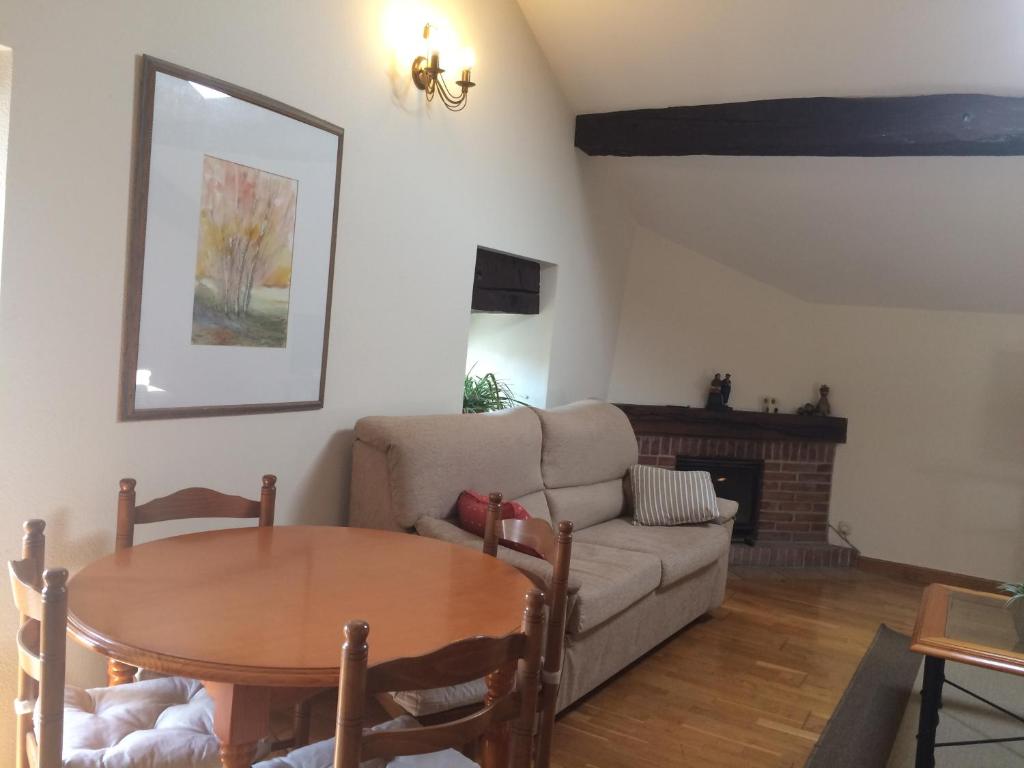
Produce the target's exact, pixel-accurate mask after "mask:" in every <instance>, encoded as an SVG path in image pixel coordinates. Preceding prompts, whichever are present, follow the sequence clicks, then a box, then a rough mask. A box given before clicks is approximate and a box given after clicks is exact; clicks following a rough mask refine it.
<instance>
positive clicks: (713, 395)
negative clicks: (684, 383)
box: [704, 373, 732, 411]
mask: <svg viewBox="0 0 1024 768" xmlns="http://www.w3.org/2000/svg"><path fill="white" fill-rule="evenodd" d="M731 376H732V374H729V373H727V374H725V379H724V380H723V379H722V374H720V373H716V374H715V378H713V379H712V380H711V386H710V387H708V400H707V402H706V403H705V404H704V407H705V408H707V409H708V410H709V411H731V410H732V408H730V407H729V406H728V405H726V403H727V401H728V400H729V393H730V392H732V379H731Z"/></svg>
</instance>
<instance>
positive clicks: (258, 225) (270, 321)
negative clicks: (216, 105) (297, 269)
mask: <svg viewBox="0 0 1024 768" xmlns="http://www.w3.org/2000/svg"><path fill="white" fill-rule="evenodd" d="M298 186H299V185H298V182H297V181H296V180H295V179H289V178H287V177H285V176H278V175H276V174H273V173H268V172H267V171H262V170H260V169H258V168H250V167H249V166H246V165H240V164H238V163H233V162H230V161H228V160H223V159H221V158H219V157H212V156H210V155H205V156H204V157H203V178H202V190H201V194H200V207H199V244H198V248H197V253H196V275H195V277H196V282H195V300H194V303H193V305H192V343H193V344H198V345H209V346H222V347H276V348H284V347H285V346H287V342H288V306H289V299H290V294H291V283H292V255H293V253H292V251H293V245H294V240H295V206H296V203H297V200H298Z"/></svg>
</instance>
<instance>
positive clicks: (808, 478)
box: [799, 472, 832, 485]
mask: <svg viewBox="0 0 1024 768" xmlns="http://www.w3.org/2000/svg"><path fill="white" fill-rule="evenodd" d="M799 477H800V482H801V483H821V484H822V485H828V484H830V483H831V482H832V475H828V474H825V473H824V472H801V473H800V476H799Z"/></svg>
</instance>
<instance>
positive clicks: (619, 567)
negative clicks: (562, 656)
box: [566, 526, 661, 634]
mask: <svg viewBox="0 0 1024 768" xmlns="http://www.w3.org/2000/svg"><path fill="white" fill-rule="evenodd" d="M630 527H631V528H632V526H630ZM569 570H570V577H571V579H573V580H575V581H578V582H579V584H580V589H579V593H578V594H577V595H576V601H575V604H574V605H572V606H571V608H570V611H569V618H568V621H567V623H566V631H567V632H570V633H571V634H582V633H584V632H589V631H590V630H592V629H593V628H594V627H596V626H598V625H599V624H601V623H603V622H605V621H607V620H608V619H610V618H612V617H613V616H615V615H617V614H619V613H621V612H622V611H624V610H626V609H627V608H629V607H630V606H631V605H633V603H635V602H637V601H638V600H640V598H642V597H643V596H644V595H648V594H650V593H651V592H653V591H654V590H655V589H657V588H658V584H659V583H660V582H661V561H660V560H659V559H658V558H657V557H656V556H654V555H650V554H645V553H643V552H633V551H630V550H626V549H618V548H613V547H603V546H597V545H594V544H592V543H588V542H580V540H579V538H574V540H573V545H572V564H571V566H570V569H569Z"/></svg>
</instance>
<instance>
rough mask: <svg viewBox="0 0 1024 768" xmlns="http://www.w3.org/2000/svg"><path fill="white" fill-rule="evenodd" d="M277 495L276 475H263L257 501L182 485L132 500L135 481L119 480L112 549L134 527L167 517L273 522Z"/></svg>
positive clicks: (125, 541)
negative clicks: (166, 493)
mask: <svg viewBox="0 0 1024 768" xmlns="http://www.w3.org/2000/svg"><path fill="white" fill-rule="evenodd" d="M276 496H277V477H276V476H274V475H264V476H263V485H262V487H261V488H260V498H259V500H258V501H252V500H250V499H244V498H242V497H241V496H229V495H227V494H224V493H220V492H219V491H213V490H210V489H209V488H185V489H184V490H181V491H175V492H174V493H172V494H170V495H169V496H163V497H161V498H159V499H153V500H152V501H147V502H146V503H145V504H138V505H136V503H135V481H134V480H133V479H131V478H130V477H129V478H125V479H123V480H121V484H120V492H119V493H118V495H117V535H116V538H115V539H114V549H115V550H117V551H120V550H122V549H127V548H128V547H130V546H132V544H133V543H134V542H135V526H136V525H141V524H144V523H162V522H166V521H168V520H188V519H193V518H207V519H209V518H217V517H225V518H236V519H238V518H259V521H260V525H261V526H265V525H273V524H274V501H275V498H276Z"/></svg>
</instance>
